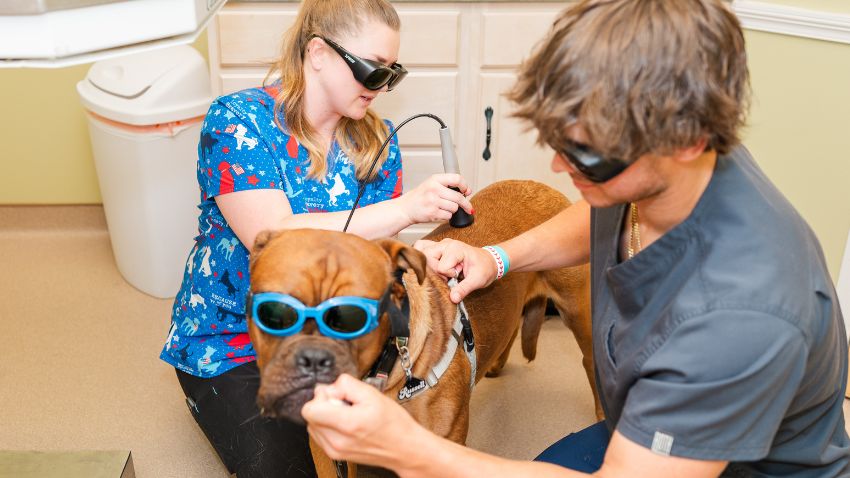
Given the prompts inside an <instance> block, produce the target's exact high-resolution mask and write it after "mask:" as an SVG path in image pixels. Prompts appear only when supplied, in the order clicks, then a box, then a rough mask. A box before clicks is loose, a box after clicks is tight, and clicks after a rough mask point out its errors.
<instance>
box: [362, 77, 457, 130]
mask: <svg viewBox="0 0 850 478" xmlns="http://www.w3.org/2000/svg"><path fill="white" fill-rule="evenodd" d="M456 91H457V73H455V72H440V73H428V72H411V73H410V74H408V75H407V78H405V80H404V81H403V82H402V83H401V84H400V86H399V87H398V89H397V90H395V91H393V92H392V93H383V94H381V95H380V96H379V97H378V98H377V99H376V100H375V103H374V104H373V107H374V109H375V112H376V113H378V115H379V116H381V117H382V118H387V119H389V120H390V121H392V122H393V124H395V125H396V126H398V125H399V123H401V122H402V121H404V120H405V119H407V118H408V117H410V116H413V115H415V114H417V113H431V114H435V115H437V116H439V117H440V119H442V120H443V121H444V122H445V123H446V124H447V125H448V126H449V128H451V129H452V131H454V126H455V125H456V124H457V121H456V120H455V118H456V117H455V114H456V108H457V94H456ZM439 130H440V125H439V124H437V122H436V121H434V120H432V119H430V118H417V119H415V120H413V121H411V122H410V123H408V124H407V125H405V127H404V128H402V129H401V131H399V132H398V139H399V144H401V145H402V146H439V145H440V135H439Z"/></svg>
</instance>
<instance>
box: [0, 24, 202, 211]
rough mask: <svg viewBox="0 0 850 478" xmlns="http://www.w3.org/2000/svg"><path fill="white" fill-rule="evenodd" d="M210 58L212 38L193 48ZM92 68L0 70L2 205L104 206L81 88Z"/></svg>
mask: <svg viewBox="0 0 850 478" xmlns="http://www.w3.org/2000/svg"><path fill="white" fill-rule="evenodd" d="M193 46H194V47H195V48H197V49H198V51H200V52H201V53H202V54H203V56H204V58H207V56H208V54H207V36H206V33H203V34H202V35H201V36H200V37H199V38H198V40H197V41H196V42H195V43H194V45H193ZM90 66H91V65H90V64H87V65H80V66H74V67H67V68H58V69H34V68H18V69H14V68H13V69H3V68H0V105H2V106H0V108H2V109H0V111H2V114H0V145H3V147H2V149H0V205H3V204H7V205H8V204H99V203H100V202H101V198H100V190H99V188H98V185H97V176H96V174H95V169H94V160H93V159H92V153H91V146H90V144H89V136H88V134H89V133H88V126H87V125H86V118H85V114H84V112H83V107H82V105H81V104H80V101H79V96H78V95H77V90H76V84H77V82H79V81H80V80H82V79H83V78H85V76H86V73H87V72H88V69H89V67H90Z"/></svg>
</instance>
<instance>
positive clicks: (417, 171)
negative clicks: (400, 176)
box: [401, 147, 443, 192]
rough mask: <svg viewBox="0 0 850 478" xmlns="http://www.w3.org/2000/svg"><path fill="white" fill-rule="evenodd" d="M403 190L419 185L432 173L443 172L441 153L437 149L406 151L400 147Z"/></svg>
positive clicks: (406, 190)
mask: <svg viewBox="0 0 850 478" xmlns="http://www.w3.org/2000/svg"><path fill="white" fill-rule="evenodd" d="M401 164H402V168H403V171H404V192H408V191H410V190H411V189H413V188H415V187H416V186H419V185H420V184H421V183H422V181H424V180H426V179H427V178H428V177H429V176H431V175H432V174H438V173H442V172H443V155H442V154H441V153H440V152H439V151H406V150H405V149H404V147H402V148H401Z"/></svg>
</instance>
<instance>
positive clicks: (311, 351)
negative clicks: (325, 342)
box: [295, 348, 334, 375]
mask: <svg viewBox="0 0 850 478" xmlns="http://www.w3.org/2000/svg"><path fill="white" fill-rule="evenodd" d="M295 364H296V365H297V366H298V370H299V371H300V372H301V373H305V374H310V375H321V374H325V373H328V372H330V371H331V369H333V366H334V356H333V354H332V353H331V352H329V351H327V350H324V349H317V348H303V349H301V350H299V351H298V353H297V354H296V355H295Z"/></svg>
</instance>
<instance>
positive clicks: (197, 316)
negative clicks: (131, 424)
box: [160, 85, 402, 377]
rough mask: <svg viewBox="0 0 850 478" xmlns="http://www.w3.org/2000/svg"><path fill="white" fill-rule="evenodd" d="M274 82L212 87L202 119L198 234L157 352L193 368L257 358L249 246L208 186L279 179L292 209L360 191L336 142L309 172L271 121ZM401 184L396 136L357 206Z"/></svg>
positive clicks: (328, 204) (336, 204)
mask: <svg viewBox="0 0 850 478" xmlns="http://www.w3.org/2000/svg"><path fill="white" fill-rule="evenodd" d="M277 89H278V86H277V85H273V86H270V87H264V88H253V89H248V90H243V91H240V92H238V93H233V94H230V95H226V96H222V97H219V98H218V99H216V100H215V101H214V102H213V103H212V105H211V106H210V109H209V111H208V112H207V116H206V118H205V120H204V124H203V127H202V129H201V138H200V143H199V144H198V171H197V174H198V184H199V186H200V193H201V198H200V199H201V203H200V205H199V206H198V207H199V209H200V210H201V212H200V215H199V217H198V235H197V236H196V237H195V245H194V247H193V248H192V250H191V252H190V253H189V258H188V259H187V261H186V269H185V272H184V274H183V283H182V285H181V287H180V291H179V292H178V293H177V296H176V297H175V299H174V307H173V310H172V317H171V320H172V323H171V329H170V331H169V333H168V338H167V339H166V341H165V346H164V347H163V350H162V353H161V354H160V358H161V359H162V360H164V361H166V362H168V363H169V364H171V365H173V366H174V367H177V368H178V369H180V370H182V371H184V372H186V373H189V374H192V375H195V376H198V377H212V376H216V375H219V374H222V373H224V372H226V371H228V370H230V369H232V368H233V367H236V366H238V365H240V364H243V363H246V362H250V361H252V360H254V359H255V354H254V348H253V347H252V346H251V341H250V339H249V338H248V333H247V331H248V325H247V322H246V319H245V296H246V294H247V293H248V288H249V277H248V255H249V251H248V249H246V248H245V246H244V245H242V243H241V242H240V241H239V239H238V238H237V237H236V234H235V233H234V232H233V230H232V229H231V228H230V226H229V225H228V224H227V221H226V220H225V219H224V216H222V214H221V211H220V210H219V208H218V206H217V205H216V203H215V201H214V198H215V196H220V195H223V194H228V193H232V192H236V191H246V190H251V189H279V190H281V191H284V192H285V193H286V197H287V198H288V199H289V204H290V206H291V207H292V212H293V214H303V213H309V212H329V211H344V210H348V209H350V208H351V207H352V205H353V204H354V199H355V198H356V197H357V190H358V182H357V179H356V177H355V175H354V164H353V163H352V162H351V160H350V159H349V158H348V156H346V154H345V153H343V152H342V150H340V149H339V147H338V145H337V144H336V143H334V144H333V145H332V147H331V150H330V152H329V153H328V158H327V159H328V174H327V176H326V178H325V179H324V180H315V179H309V178H307V168H308V166H309V162H308V157H307V150H306V149H305V148H303V147H302V146H300V145H299V144H298V142H297V141H296V140H295V138H294V137H292V136H289V135H287V134H286V133H284V132H283V131H281V130H280V129H279V128H278V127H277V126H276V125H275V123H274V121H273V117H274V96H275V95H276V94H277ZM280 121H281V124H283V119H282V118H280ZM387 125H388V126H390V128H392V126H391V125H390V123H389V122H387ZM401 185H402V170H401V154H400V153H399V150H398V144H397V141H396V139H395V138H393V140H392V141H391V143H390V145H389V155H388V157H387V160H386V162H385V163H384V165H383V166H382V167H381V169H380V170H379V173H378V177H377V179H376V180H374V181H372V182H371V183H369V184H368V185H367V186H366V190H365V192H364V194H363V197H362V198H361V200H360V204H359V206H365V205H368V204H373V203H376V202H379V201H385V200H388V199H391V198H395V197H398V196H399V195H401V192H402V191H401V187H402V186H401ZM356 220H357V215H356V214H355V215H354V218H353V219H352V221H356Z"/></svg>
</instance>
